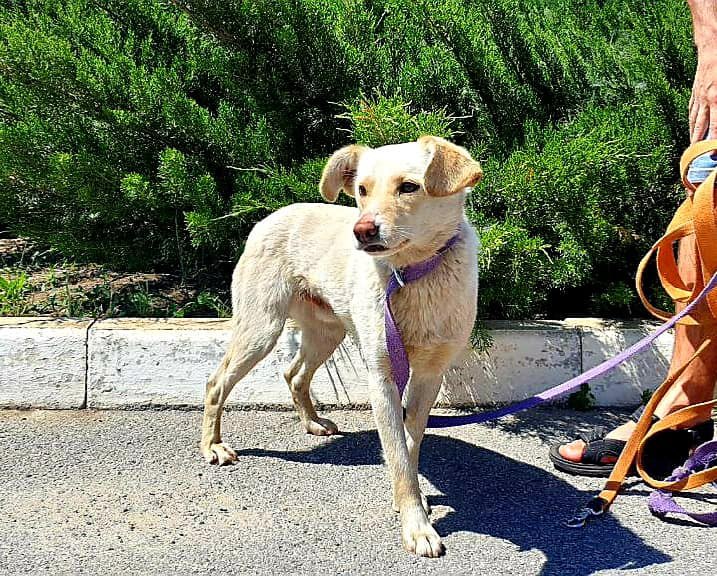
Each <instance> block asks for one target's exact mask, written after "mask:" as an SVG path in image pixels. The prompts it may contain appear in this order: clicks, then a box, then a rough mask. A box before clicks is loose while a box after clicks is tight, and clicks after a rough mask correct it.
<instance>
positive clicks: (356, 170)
mask: <svg viewBox="0 0 717 576" xmlns="http://www.w3.org/2000/svg"><path fill="white" fill-rule="evenodd" d="M482 176H483V171H482V170H481V167H480V164H479V163H478V162H476V161H475V160H473V158H471V155H470V154H469V153H468V152H467V151H466V150H465V149H464V148H461V147H460V146H456V145H455V144H452V143H450V142H448V141H447V140H444V139H443V138H437V137H435V136H422V137H421V138H419V139H418V140H417V141H416V142H408V143H406V144H395V145H391V146H382V147H381V148H375V149H374V148H367V147H365V146H357V145H353V146H346V147H345V148H341V149H340V150H338V151H336V152H335V153H334V154H333V156H331V158H330V159H329V161H328V163H327V164H326V167H325V168H324V172H323V174H322V176H321V184H320V189H321V195H322V196H323V197H324V198H326V200H328V201H329V202H334V201H335V200H336V198H337V196H338V195H339V192H341V191H343V192H344V193H346V194H348V195H349V196H354V197H355V198H356V203H357V204H358V207H359V210H360V215H359V219H358V221H357V222H356V224H355V226H354V236H355V238H356V247H357V248H358V249H359V250H364V251H365V252H367V253H369V254H371V255H374V256H390V255H393V254H396V253H397V252H400V251H403V250H404V249H405V248H407V247H409V246H411V245H413V246H414V247H415V248H420V247H423V246H429V245H432V243H435V239H436V238H437V237H439V236H441V235H442V236H445V235H446V231H447V232H448V235H449V236H450V235H452V234H454V233H455V230H456V228H457V227H458V225H460V222H461V219H462V216H463V202H464V199H465V191H466V190H467V189H468V188H471V187H472V186H474V185H475V184H476V183H478V182H479V181H480V179H481V178H482ZM444 240H445V238H444Z"/></svg>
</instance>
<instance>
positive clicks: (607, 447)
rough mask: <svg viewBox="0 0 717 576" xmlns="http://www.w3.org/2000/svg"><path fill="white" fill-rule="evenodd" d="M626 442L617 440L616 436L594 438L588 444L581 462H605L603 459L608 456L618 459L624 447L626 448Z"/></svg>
mask: <svg viewBox="0 0 717 576" xmlns="http://www.w3.org/2000/svg"><path fill="white" fill-rule="evenodd" d="M625 444H626V443H625V442H624V441H622V440H615V439H614V438H602V439H600V440H594V441H593V442H589V443H588V444H587V447H586V448H585V452H584V453H583V457H582V459H581V460H580V462H581V463H582V464H604V463H605V462H603V459H604V458H605V457H606V456H610V457H613V458H615V459H617V458H619V457H620V454H621V453H622V450H623V448H625Z"/></svg>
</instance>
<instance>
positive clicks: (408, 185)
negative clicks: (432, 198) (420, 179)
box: [398, 182, 420, 194]
mask: <svg viewBox="0 0 717 576" xmlns="http://www.w3.org/2000/svg"><path fill="white" fill-rule="evenodd" d="M419 188H420V186H419V185H418V184H416V183H415V182H403V183H402V184H401V185H400V186H399V187H398V192H399V194H410V193H411V192H415V191H416V190H418V189H419Z"/></svg>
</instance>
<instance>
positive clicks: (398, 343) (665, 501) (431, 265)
mask: <svg viewBox="0 0 717 576" xmlns="http://www.w3.org/2000/svg"><path fill="white" fill-rule="evenodd" d="M459 240H460V235H458V234H456V235H455V236H453V237H452V238H451V239H450V240H449V241H448V242H446V244H445V246H443V247H442V248H441V249H440V250H439V251H438V252H437V253H436V254H435V256H431V257H430V258H429V259H428V260H424V261H423V262H419V263H418V264H414V265H412V266H406V267H405V268H402V269H401V270H394V273H393V274H392V275H391V277H390V278H389V281H388V285H387V286H386V300H385V303H384V322H385V326H386V347H387V349H388V356H389V360H390V362H391V371H392V373H393V379H394V381H395V383H396V387H397V388H398V394H399V397H403V391H404V390H405V388H406V385H407V383H408V378H409V368H410V367H409V364H408V356H407V354H406V348H405V347H404V345H403V339H402V338H401V332H400V330H399V329H398V326H397V325H396V320H395V319H394V317H393V312H392V311H391V296H392V295H393V294H394V293H395V292H397V291H398V290H399V289H401V288H402V287H403V286H405V285H406V284H410V283H411V282H415V281H416V280H419V279H421V278H423V277H424V276H426V275H427V274H430V273H431V272H432V271H433V270H435V269H436V268H437V267H438V266H439V265H440V264H441V262H443V257H444V256H445V254H446V252H448V251H449V250H450V249H451V248H452V247H453V246H455V244H456V243H457V242H458V241H459ZM715 287H717V273H715V275H714V276H712V278H711V279H710V281H709V282H708V283H707V285H706V286H705V287H704V289H703V290H702V292H700V293H699V295H698V296H697V298H695V299H694V300H693V301H692V302H691V303H690V304H689V305H687V306H685V308H684V309H682V310H681V311H680V312H679V313H678V314H676V315H675V316H673V317H672V318H670V320H668V321H667V322H665V323H664V324H662V326H660V327H659V328H657V329H656V330H655V331H654V332H652V333H651V334H648V335H647V336H645V337H644V338H643V339H642V340H640V341H639V342H636V343H635V344H633V345H632V346H630V347H629V348H628V349H627V350H624V351H623V352H621V353H620V354H618V355H617V356H615V357H613V358H610V359H609V360H606V361H605V362H603V363H602V364H598V365H597V366H595V367H594V368H591V369H590V370H588V371H587V372H584V373H583V374H580V375H578V376H575V377H574V378H571V379H570V380H568V381H567V382H564V383H562V384H559V385H558V386H555V387H553V388H550V389H549V390H546V391H545V392H541V393H540V394H536V395H535V396H531V397H530V398H527V399H525V400H522V401H520V402H516V403H515V404H510V405H509V406H503V407H501V408H498V409H497V410H489V411H487V412H481V413H478V414H476V413H473V414H461V415H457V416H430V417H429V418H428V427H429V428H450V427H452V426H463V425H465V424H481V423H483V422H488V421H490V420H496V419H498V418H502V417H503V416H508V415H509V414H515V413H516V412H521V411H523V410H528V409H529V408H533V407H534V406H538V405H539V404H543V403H544V402H547V401H549V400H554V399H556V398H558V397H560V396H563V395H565V394H567V393H569V392H572V391H573V390H575V389H576V388H579V387H580V386H581V385H583V384H584V383H586V382H589V381H590V380H592V379H593V378H596V377H598V376H601V375H602V374H605V373H606V372H609V371H610V370H613V369H614V368H616V367H617V366H619V365H620V364H622V363H623V362H625V361H626V360H628V359H630V358H632V357H633V356H634V355H635V354H637V353H639V352H642V351H643V350H645V349H646V348H648V347H649V346H650V345H651V344H652V343H653V342H654V341H655V340H656V339H657V338H659V337H660V336H661V335H662V334H664V333H665V332H667V331H668V330H670V329H671V328H673V327H674V326H675V325H676V324H677V322H678V321H679V320H681V319H682V318H684V317H685V316H687V315H688V314H689V313H690V312H692V310H694V309H695V307H696V306H697V305H698V304H699V303H700V302H702V300H704V298H705V296H707V294H709V293H710V292H711V291H712V290H713V289H714V288H715ZM700 450H701V451H700ZM698 455H699V459H698V460H695V462H692V461H693V460H694V459H695V458H696V457H697V456H698ZM708 459H709V460H710V461H717V441H715V442H708V443H706V444H704V445H703V446H702V447H700V449H698V450H697V451H696V452H695V455H693V457H692V458H691V459H690V460H689V461H688V462H687V463H686V465H685V466H686V467H690V466H693V465H694V466H698V465H704V463H705V462H706V461H707V460H708ZM684 469H685V468H678V469H677V470H676V471H675V473H676V474H679V473H680V470H684ZM655 494H657V496H654V507H655V510H656V513H657V514H658V515H659V514H662V515H664V514H665V513H666V512H675V513H681V514H687V515H689V516H690V517H693V518H695V519H698V520H699V521H701V522H705V523H710V524H717V514H702V515H699V514H698V515H694V514H692V513H688V512H686V511H685V510H684V509H683V508H681V507H680V506H679V505H677V503H675V502H674V500H671V499H670V498H669V496H666V495H665V493H664V492H659V491H658V492H656V493H655ZM652 503H653V500H651V506H652V505H653V504H652ZM698 517H699V518H698Z"/></svg>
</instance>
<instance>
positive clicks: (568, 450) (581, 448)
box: [558, 440, 585, 462]
mask: <svg viewBox="0 0 717 576" xmlns="http://www.w3.org/2000/svg"><path fill="white" fill-rule="evenodd" d="M558 453H559V454H560V455H561V456H562V457H563V458H565V459H566V460H570V461H571V462H580V460H582V458H583V454H584V453H585V442H583V441H582V440H574V441H573V442H570V443H569V444H563V445H562V446H560V447H559V448H558Z"/></svg>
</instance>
